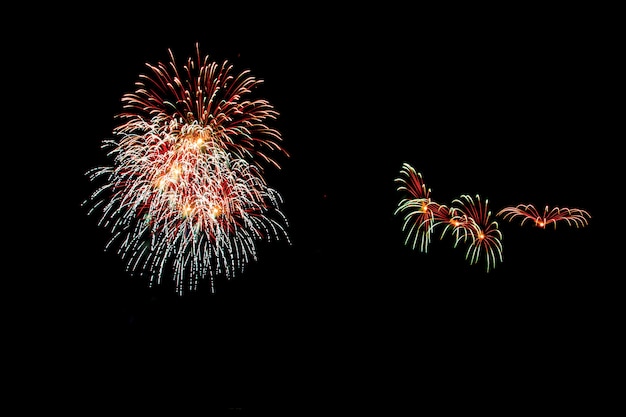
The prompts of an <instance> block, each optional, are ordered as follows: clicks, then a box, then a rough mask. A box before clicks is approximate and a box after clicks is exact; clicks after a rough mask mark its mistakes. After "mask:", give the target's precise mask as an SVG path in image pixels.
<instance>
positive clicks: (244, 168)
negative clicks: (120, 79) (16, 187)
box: [83, 44, 289, 293]
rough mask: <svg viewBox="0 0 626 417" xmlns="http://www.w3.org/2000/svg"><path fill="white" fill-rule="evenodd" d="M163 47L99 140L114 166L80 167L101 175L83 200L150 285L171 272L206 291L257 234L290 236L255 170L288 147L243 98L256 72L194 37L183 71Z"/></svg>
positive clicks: (262, 110) (235, 266) (249, 251)
mask: <svg viewBox="0 0 626 417" xmlns="http://www.w3.org/2000/svg"><path fill="white" fill-rule="evenodd" d="M169 55H170V58H171V60H170V62H169V63H168V64H167V65H166V64H163V63H159V64H158V65H156V66H154V65H151V64H146V65H147V67H148V68H149V69H150V74H151V75H145V74H141V75H140V79H139V81H138V82H137V83H136V87H137V88H136V90H135V91H134V92H132V93H128V94H125V95H124V96H123V97H122V103H123V112H122V113H120V114H118V115H117V116H116V118H118V119H119V120H120V124H119V125H118V126H117V127H116V128H115V129H114V130H113V134H114V135H115V136H116V138H114V139H108V140H104V141H103V148H106V149H108V150H109V151H108V156H110V157H112V158H113V165H112V166H104V167H97V168H93V169H91V170H89V171H88V172H87V175H88V176H89V178H90V180H91V181H96V180H97V179H103V180H104V184H103V185H102V186H100V187H99V188H97V189H96V191H95V192H94V193H93V194H92V195H91V196H90V198H89V199H87V200H86V201H85V202H84V203H83V204H90V209H89V214H92V213H93V212H94V211H95V210H100V221H99V225H101V226H104V227H106V228H108V229H109V230H110V231H111V233H112V236H111V239H110V241H109V242H108V244H107V246H106V248H107V249H108V248H109V247H110V246H111V245H113V244H114V243H116V244H117V245H118V247H119V249H118V252H119V253H120V255H121V256H122V258H124V259H125V260H126V261H127V268H128V270H129V271H131V272H134V271H140V272H141V273H147V274H148V276H149V278H150V284H151V285H154V284H159V283H161V280H162V277H163V276H164V275H165V274H166V273H167V272H171V273H172V278H173V279H174V280H175V282H176V288H177V291H178V292H179V293H183V292H184V291H185V290H191V291H194V290H196V289H197V285H198V283H199V281H200V280H201V279H204V278H207V277H208V278H209V279H210V280H211V285H210V288H211V291H214V288H215V287H214V277H215V276H216V275H224V276H226V277H227V278H231V277H233V276H234V275H235V274H237V273H240V272H242V271H243V270H244V268H245V266H246V265H247V264H248V263H249V262H250V261H251V260H253V259H254V260H256V259H257V249H256V245H257V243H258V242H259V241H261V240H266V241H271V240H279V239H285V240H286V241H287V242H289V236H288V233H287V232H286V228H287V225H288V223H287V219H286V217H285V216H284V214H283V213H282V211H281V209H280V205H281V204H282V198H281V196H280V194H279V193H278V192H277V191H276V190H274V189H272V188H270V187H268V186H267V184H266V182H265V179H264V177H263V169H264V168H263V167H264V165H266V164H270V165H272V166H274V167H276V168H280V165H279V163H278V162H277V160H276V159H274V157H273V156H272V153H274V152H279V153H282V154H283V155H284V156H288V154H287V152H286V151H285V150H284V149H283V148H282V147H281V146H280V142H281V141H282V137H281V134H280V132H279V131H277V130H276V129H273V128H270V127H268V125H267V124H266V123H267V121H268V120H274V119H276V118H277V117H278V112H277V111H276V110H274V108H273V106H272V105H271V104H270V103H269V102H268V101H266V100H262V99H257V100H251V99H248V96H249V95H250V94H251V93H252V91H253V90H254V88H255V87H257V86H258V85H259V84H261V83H262V80H260V79H257V78H255V77H253V76H252V75H250V72H249V71H244V72H241V73H239V74H234V73H233V66H232V65H230V64H229V63H228V62H227V61H225V62H224V63H222V64H221V65H219V64H217V63H215V62H213V61H210V60H209V57H208V56H205V57H202V55H201V54H200V49H199V47H198V45H197V44H196V60H195V61H194V60H193V59H192V58H188V60H187V63H186V65H184V66H183V67H182V71H181V70H180V69H179V67H178V66H177V65H176V62H175V59H174V55H173V53H172V51H171V50H169Z"/></svg>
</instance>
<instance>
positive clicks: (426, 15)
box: [7, 4, 616, 415]
mask: <svg viewBox="0 0 626 417" xmlns="http://www.w3.org/2000/svg"><path fill="white" fill-rule="evenodd" d="M94 7H95V8H94V9H93V10H92V11H89V12H86V11H80V10H73V11H71V10H64V9H62V8H57V7H54V8H50V10H48V11H46V10H43V11H42V10H40V13H39V19H41V21H42V22H44V23H45V24H42V25H41V26H40V27H39V29H40V32H39V34H38V38H37V43H36V44H35V45H34V47H33V49H32V50H28V52H27V53H26V54H24V56H23V57H21V61H22V62H23V63H24V64H25V65H23V67H22V68H27V69H24V70H23V71H21V72H20V71H17V73H18V74H19V75H20V77H21V79H23V80H27V81H25V82H24V85H27V84H29V85H31V86H33V85H34V86H35V88H33V90H35V91H34V92H33V93H32V94H29V96H30V97H31V98H27V99H26V102H27V103H26V104H24V105H19V108H20V109H21V111H20V113H22V114H25V115H27V118H28V119H29V120H32V122H36V121H38V122H39V124H40V125H41V124H45V126H44V127H45V129H41V130H39V131H38V133H37V135H36V136H37V139H38V140H41V142H36V143H38V144H39V145H37V147H36V148H34V149H36V152H35V153H36V154H37V156H38V157H41V158H42V159H43V160H45V162H44V163H43V164H41V166H42V167H45V168H44V172H42V173H40V174H38V175H39V181H38V182H37V184H38V188H37V189H36V190H35V189H33V190H32V191H36V192H34V194H37V197H33V196H31V197H30V199H29V200H28V201H32V202H34V203H35V204H34V205H35V206H36V207H37V208H36V210H35V211H36V212H37V219H38V220H36V221H34V222H35V224H36V232H34V233H33V234H31V237H30V239H31V242H34V244H33V243H30V245H31V246H30V249H28V250H27V252H28V253H29V254H30V256H28V258H27V260H25V261H21V262H20V265H23V266H22V268H23V269H24V270H26V271H32V270H34V269H36V270H39V268H41V269H42V270H43V271H42V272H41V273H36V274H33V275H34V276H33V278H32V279H28V284H27V287H28V290H26V291H25V292H23V293H22V294H26V295H24V298H26V300H25V301H28V303H26V304H22V307H21V310H20V311H19V312H18V313H15V312H14V314H15V316H17V317H19V318H20V321H19V323H20V325H19V326H18V327H19V329H20V330H21V331H22V332H23V334H24V337H23V338H21V339H20V340H22V341H24V342H25V343H24V351H26V352H28V359H27V360H25V361H24V364H23V366H24V367H25V368H28V369H29V370H28V371H23V372H20V383H19V384H16V386H18V387H19V388H23V392H25V393H29V392H30V393H32V392H42V393H44V392H45V393H54V394H52V395H50V396H47V401H49V402H50V404H55V405H59V406H60V407H62V408H65V407H69V408H73V407H77V408H78V409H81V410H82V409H84V408H85V407H87V408H95V409H111V410H113V409H118V407H122V406H124V407H127V408H128V407H137V408H138V409H139V410H141V409H144V408H155V409H160V407H162V406H165V405H173V406H174V407H185V408H186V407H189V408H194V409H199V410H203V409H206V410H208V409H216V410H221V411H227V412H229V413H231V414H235V413H239V414H241V415H243V414H244V413H247V414H253V413H255V412H257V411H259V412H260V411H261V410H262V411H271V412H281V411H284V412H285V413H286V414H288V415H301V414H302V413H304V412H307V411H311V410H312V411H320V412H329V411H330V410H335V411H337V412H342V413H344V412H348V413H351V412H356V411H360V410H371V409H374V410H381V411H383V412H390V410H403V411H406V410H416V411H419V410H423V409H426V408H428V407H433V406H436V407H438V408H440V409H443V410H445V409H451V408H457V407H459V408H463V409H467V410H490V409H495V410H502V411H505V412H508V411H510V410H518V409H523V410H526V411H534V410H536V409H537V408H538V407H539V405H540V404H542V405H541V407H542V409H543V410H546V409H548V410H560V411H561V410H562V409H563V407H565V406H567V407H572V408H573V409H574V408H576V409H580V408H588V409H592V410H593V409H595V408H596V407H597V406H598V403H599V402H601V401H599V398H602V397H603V396H604V395H607V394H606V392H602V393H600V394H598V391H604V390H598V389H597V385H596V384H595V382H597V381H598V379H600V372H601V370H602V369H603V368H604V366H605V365H604V364H603V362H602V361H603V359H604V358H603V355H602V354H601V353H600V352H602V351H603V343H605V342H604V340H605V338H606V336H607V335H606V333H605V332H606V329H605V325H606V324H605V323H606V320H607V319H608V318H609V317H608V316H610V313H609V311H610V310H611V309H613V308H614V306H613V305H611V303H610V302H608V301H605V298H606V297H607V295H608V294H607V293H608V292H610V290H609V284H607V279H606V278H607V273H606V272H605V271H604V269H603V268H605V265H606V262H604V261H603V258H604V257H603V256H601V255H602V253H603V252H604V250H605V249H604V248H605V246H608V245H609V243H608V242H607V241H604V240H602V239H600V237H599V231H600V228H601V226H600V225H601V223H602V218H601V215H600V210H601V207H600V206H601V205H603V206H604V205H606V204H607V202H606V201H605V200H604V199H603V197H602V195H603V194H602V190H603V187H605V186H606V184H607V182H606V181H610V180H607V177H608V176H610V174H611V170H610V168H607V166H608V163H607V161H609V160H610V159H611V158H612V156H611V154H612V153H613V152H612V151H611V150H610V147H609V143H611V140H612V139H610V138H611V136H610V135H608V134H607V131H608V127H607V125H608V121H610V120H611V119H612V118H613V117H614V115H615V113H616V112H615V111H614V110H611V108H610V107H609V105H607V97H606V94H607V91H608V90H609V88H610V82H609V81H607V78H608V76H609V74H610V73H611V71H613V65H614V64H613V62H614V60H615V58H614V56H613V52H612V50H611V48H610V47H609V46H608V43H609V42H610V41H611V40H612V37H613V27H612V26H611V24H610V23H609V22H610V20H611V19H610V14H611V13H610V12H609V11H607V12H603V11H599V10H585V9H572V8H569V9H561V8H556V7H555V8H553V9H548V8H536V9H534V8H533V9H531V8H527V9H522V8H521V7H520V8H519V9H514V8H511V9H507V10H505V9H501V10H494V9H482V10H479V9H471V10H470V9H464V10H460V9H455V8H453V7H452V6H450V7H441V8H440V9H435V8H432V9H426V8H419V7H418V8H417V9H415V8H414V7H410V8H406V9H403V8H395V7H392V6H391V5H390V6H388V7H386V8H385V7H382V8H381V7H375V8H371V9H346V10H344V11H340V10H338V9H331V8H328V7H321V6H315V5H308V6H298V9H297V10H296V8H295V6H290V8H286V9H283V8H267V7H264V6H262V5H260V4H256V5H254V6H253V7H251V8H249V7H250V6H244V5H241V4H236V5H234V6H232V7H228V6H225V5H222V6H221V7H213V6H208V5H207V6H203V7H198V6H197V5H193V4H192V5H176V4H170V5H168V6H167V7H165V8H161V7H159V9H155V8H153V7H152V6H150V7H148V6H146V7H144V6H137V7H130V6H129V5H121V6H116V5H113V4H108V5H107V6H102V7H101V8H99V7H98V6H94ZM300 7H301V8H300ZM47 12H49V13H50V14H51V17H47V16H46V13H47ZM72 12H73V13H74V14H72ZM52 16H54V17H52ZM70 16H75V17H70ZM196 42H199V44H200V49H201V52H203V54H208V55H209V56H210V57H212V58H213V59H214V60H216V61H219V62H221V61H223V60H228V61H230V62H231V63H233V64H234V66H235V71H236V72H237V71H243V70H245V69H250V70H251V72H252V75H254V76H255V77H257V78H261V79H263V80H264V84H263V85H262V86H261V88H259V89H257V90H256V92H255V94H257V95H258V96H261V97H264V98H266V99H268V100H269V101H270V103H272V105H273V106H274V107H275V108H276V110H278V111H279V113H280V117H279V119H278V120H277V121H276V122H275V123H274V124H273V127H276V128H277V129H279V130H280V131H281V133H282V135H283V138H284V141H283V146H284V148H285V149H286V150H287V151H288V152H289V154H290V156H289V157H288V158H287V157H285V158H282V159H280V162H281V166H282V169H281V170H280V171H279V170H274V169H272V168H269V169H267V171H266V179H267V182H268V184H269V185H270V186H271V187H272V188H275V189H276V190H277V191H279V193H280V194H281V195H282V197H283V198H284V204H283V206H282V208H283V211H284V213H285V214H286V215H287V218H288V220H289V223H290V225H289V229H288V232H289V235H290V237H291V240H292V244H291V245H288V244H287V243H286V242H284V241H283V242H275V243H260V244H259V247H258V251H259V252H258V261H256V262H252V263H251V264H250V265H249V266H248V268H247V270H246V272H245V273H243V274H241V275H240V276H238V277H236V278H234V279H232V280H226V279H218V281H217V284H216V292H215V293H214V294H211V293H210V292H209V291H208V288H206V285H204V286H201V289H200V290H199V291H198V292H197V293H194V294H188V295H184V296H179V295H177V294H176V293H175V291H174V289H173V287H172V285H171V283H167V282H166V283H164V284H163V285H161V286H159V287H153V288H150V287H149V286H148V283H147V281H146V280H144V279H143V278H140V277H135V276H131V275H130V274H129V273H127V272H126V271H125V266H124V263H123V261H122V260H121V259H120V258H119V257H118V256H117V255H116V254H115V252H114V251H110V252H105V251H104V245H105V243H106V241H107V239H108V237H109V236H108V232H106V231H105V230H102V229H101V228H99V227H98V226H97V224H96V222H97V219H96V218H95V217H89V216H87V214H86V210H85V208H83V207H81V202H82V201H83V200H84V199H86V198H87V197H88V196H89V194H90V193H91V192H92V191H93V185H92V184H90V183H89V181H88V179H87V177H86V176H85V172H86V171H87V170H88V169H89V168H91V167H93V166H98V165H105V164H110V162H111V161H110V160H108V159H107V157H106V155H105V154H104V151H103V150H101V149H100V144H101V141H102V140H103V139H104V138H109V137H111V131H112V129H113V127H114V126H115V121H114V118H113V117H114V115H115V114H116V113H118V112H120V111H121V102H120V98H121V97H122V95H123V94H125V93H126V92H129V91H132V90H133V89H134V82H135V81H136V80H137V79H138V75H139V74H140V73H146V72H147V67H146V66H145V64H146V63H152V64H155V63H157V62H159V61H162V62H165V61H168V60H169V55H168V53H167V50H168V49H172V50H173V52H174V55H175V56H176V59H177V61H178V63H179V64H181V63H183V62H185V61H186V59H187V57H189V56H193V54H194V45H195V43H196ZM20 51H21V50H20ZM21 52H24V51H21ZM28 91H30V90H28ZM608 94H609V96H610V95H611V93H610V92H609V93H608ZM32 97H34V99H32ZM16 107H17V106H16ZM37 109H39V110H37ZM37 111H39V112H41V113H43V114H45V115H46V116H47V117H44V118H41V119H39V120H37V118H35V117H31V116H30V115H31V114H32V113H36V112H37ZM42 131H43V132H45V133H42ZM42 136H43V137H42ZM24 146H29V145H24ZM404 162H407V163H409V164H411V165H412V166H413V167H415V169H416V170H417V171H419V172H421V173H422V174H423V176H424V180H425V182H426V184H427V186H428V187H429V188H431V189H432V197H433V199H434V200H435V201H438V202H441V203H444V204H449V203H450V202H451V201H452V199H454V198H457V197H459V196H460V195H461V194H470V195H472V196H475V195H476V194H479V195H480V197H481V198H482V199H488V201H489V205H490V207H491V209H492V211H493V212H494V213H495V212H496V211H498V210H499V209H501V208H503V207H505V206H510V205H516V204H519V203H533V204H534V205H535V206H536V207H538V208H539V209H542V208H543V207H544V206H545V205H549V206H551V207H552V206H559V207H572V208H581V209H584V210H587V211H588V212H590V214H591V216H592V218H591V221H590V224H589V226H587V227H585V228H579V229H577V228H575V227H571V226H568V225H567V224H566V223H561V224H558V225H557V228H556V230H554V229H549V230H539V229H536V228H534V227H532V226H531V225H529V224H526V225H524V226H523V227H520V226H519V223H518V222H514V223H509V222H505V221H501V220H499V221H498V223H499V226H500V230H501V231H502V233H503V247H504V250H503V256H504V261H503V262H502V263H500V264H498V265H497V266H496V267H495V269H494V270H492V271H491V272H489V273H486V272H485V268H484V264H483V263H480V264H479V265H475V266H472V265H469V263H468V262H467V261H466V260H465V258H464V252H463V249H462V248H453V245H452V242H451V241H450V240H448V239H444V240H442V241H438V240H436V239H435V240H434V241H433V242H432V243H431V245H430V249H429V253H428V254H422V253H420V252H418V251H415V250H411V249H410V248H409V247H407V246H405V245H404V243H403V242H404V237H405V234H404V232H402V230H401V225H402V219H401V218H400V217H399V216H394V215H393V212H394V210H395V208H396V206H397V204H398V202H399V200H400V198H401V195H400V194H399V193H398V192H397V191H396V186H397V184H396V183H395V182H394V179H395V178H397V177H398V176H399V173H400V169H401V166H402V163H404ZM605 170H606V171H605ZM41 180H43V181H44V182H43V183H42V182H41ZM22 247H25V245H24V246H22ZM27 275H28V274H27ZM205 284H206V283H205ZM7 297H9V296H7ZM20 349H21V348H20ZM27 395H28V394H27Z"/></svg>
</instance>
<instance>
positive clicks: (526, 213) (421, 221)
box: [394, 163, 591, 272]
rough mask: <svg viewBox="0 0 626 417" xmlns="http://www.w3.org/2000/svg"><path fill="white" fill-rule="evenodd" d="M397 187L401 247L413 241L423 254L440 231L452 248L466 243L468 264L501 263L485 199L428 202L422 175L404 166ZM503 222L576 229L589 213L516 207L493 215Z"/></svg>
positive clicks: (499, 241) (497, 238) (498, 239)
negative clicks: (562, 224) (562, 225)
mask: <svg viewBox="0 0 626 417" xmlns="http://www.w3.org/2000/svg"><path fill="white" fill-rule="evenodd" d="M395 181H396V182H398V183H399V184H400V185H399V186H398V187H397V190H398V191H400V192H402V193H404V197H403V198H402V199H401V200H400V202H399V203H398V206H397V207H396V210H395V212H394V215H398V214H403V215H404V222H403V224H402V231H404V232H406V239H405V242H404V243H405V244H406V245H408V244H409V242H410V241H411V239H412V240H413V243H412V249H415V248H416V247H417V246H418V243H419V249H420V251H422V252H427V249H428V245H429V244H430V241H431V237H432V234H433V231H434V230H435V229H437V228H442V231H441V238H443V237H444V236H445V235H446V233H447V232H448V231H450V234H451V235H453V236H454V246H455V247H457V246H458V245H459V244H460V243H468V242H469V244H468V247H467V251H466V254H465V258H466V259H467V260H468V261H469V263H470V264H476V263H478V262H479V261H480V260H481V259H484V261H485V264H486V269H487V272H489V271H490V270H491V269H493V268H494V267H495V266H496V265H497V264H498V262H502V260H503V257H502V232H500V230H499V228H498V223H497V222H496V221H495V220H492V218H491V211H490V210H489V200H485V201H484V202H483V201H481V199H480V196H479V195H478V194H477V195H476V199H475V200H474V198H472V197H471V196H469V195H466V194H464V195H461V197H460V198H457V199H454V200H453V201H452V204H451V205H450V207H448V206H445V205H442V204H439V203H436V202H434V201H432V200H431V198H430V193H431V190H430V189H429V188H426V185H425V184H424V181H423V178H422V174H421V173H419V172H417V171H415V169H414V168H413V167H412V166H410V165H409V164H407V163H404V164H403V165H402V168H401V170H400V176H399V177H398V178H396V179H395ZM496 216H501V217H502V218H503V219H504V220H509V221H512V220H513V219H515V218H517V217H521V219H522V220H521V224H522V225H523V224H524V223H525V222H534V224H535V225H536V226H537V227H540V228H544V229H545V228H546V226H547V225H549V224H550V223H553V224H554V227H555V228H556V223H557V222H566V223H567V224H569V225H574V226H576V227H583V226H586V225H587V224H588V222H589V218H590V217H591V216H590V214H589V213H588V212H587V211H585V210H581V209H570V208H558V207H554V208H552V209H550V208H549V207H548V206H546V207H545V209H544V212H543V214H540V213H539V211H538V210H537V209H536V208H535V207H534V206H533V205H532V204H518V205H517V206H514V207H505V208H504V209H502V210H500V211H498V212H497V214H496Z"/></svg>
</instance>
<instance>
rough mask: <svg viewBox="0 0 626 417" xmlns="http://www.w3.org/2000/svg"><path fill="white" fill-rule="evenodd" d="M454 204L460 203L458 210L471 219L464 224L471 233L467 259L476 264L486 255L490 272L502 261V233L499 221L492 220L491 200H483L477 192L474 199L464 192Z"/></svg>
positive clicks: (465, 217) (464, 216)
mask: <svg viewBox="0 0 626 417" xmlns="http://www.w3.org/2000/svg"><path fill="white" fill-rule="evenodd" d="M453 204H458V207H457V210H458V211H459V212H460V213H461V214H462V216H463V218H464V219H470V220H471V221H469V222H467V223H465V226H464V228H465V230H467V231H469V233H470V235H471V243H470V245H469V246H468V248H467V252H466V256H465V257H466V259H468V260H469V262H470V264H475V263H477V262H478V260H479V259H480V258H482V257H484V259H485V263H486V265H487V272H489V270H490V269H492V268H493V267H494V266H495V265H496V263H497V262H502V233H501V232H500V230H498V223H497V222H496V221H493V220H491V211H490V210H489V200H485V201H484V202H482V201H481V199H480V196H479V195H478V194H477V195H476V200H475V201H474V199H473V198H472V197H471V196H469V195H467V194H464V195H462V196H461V197H460V198H458V199H455V200H454V201H453Z"/></svg>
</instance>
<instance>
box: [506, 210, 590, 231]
mask: <svg viewBox="0 0 626 417" xmlns="http://www.w3.org/2000/svg"><path fill="white" fill-rule="evenodd" d="M497 215H498V216H502V219H504V220H509V221H513V219H514V218H516V217H521V219H522V220H521V222H520V225H523V224H524V223H525V222H533V223H534V224H535V226H537V227H539V228H541V229H545V228H546V227H547V226H548V225H549V224H550V223H552V224H553V225H554V228H555V229H556V223H557V222H565V223H567V224H568V225H570V226H572V225H573V226H576V227H584V226H587V225H588V224H589V219H590V218H591V215H590V214H589V213H588V212H587V211H585V210H581V209H577V208H567V207H562V208H560V207H553V208H550V207H549V206H545V208H544V210H543V214H540V213H539V211H538V210H537V209H536V208H535V206H533V205H532V204H518V205H517V206H514V207H505V208H503V209H502V210H500V211H499V212H498V214H497Z"/></svg>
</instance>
